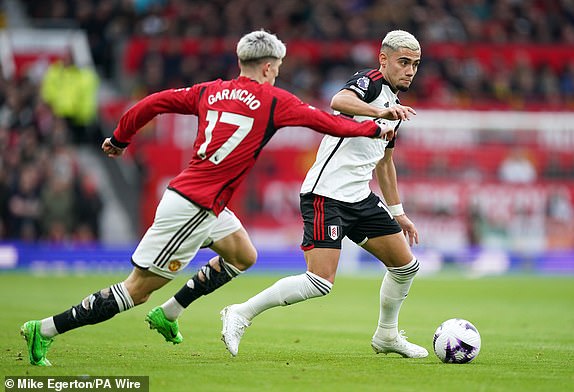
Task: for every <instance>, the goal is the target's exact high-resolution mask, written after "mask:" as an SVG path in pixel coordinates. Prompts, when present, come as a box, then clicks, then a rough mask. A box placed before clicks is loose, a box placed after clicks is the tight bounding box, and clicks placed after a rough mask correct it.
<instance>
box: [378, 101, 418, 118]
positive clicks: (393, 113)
mask: <svg viewBox="0 0 574 392" xmlns="http://www.w3.org/2000/svg"><path fill="white" fill-rule="evenodd" d="M416 114H417V112H416V111H415V110H414V109H413V108H411V107H410V106H404V105H394V106H391V107H390V108H387V109H383V111H382V112H381V114H380V115H379V116H378V117H379V118H384V119H386V120H403V121H407V120H410V119H411V117H412V116H416Z"/></svg>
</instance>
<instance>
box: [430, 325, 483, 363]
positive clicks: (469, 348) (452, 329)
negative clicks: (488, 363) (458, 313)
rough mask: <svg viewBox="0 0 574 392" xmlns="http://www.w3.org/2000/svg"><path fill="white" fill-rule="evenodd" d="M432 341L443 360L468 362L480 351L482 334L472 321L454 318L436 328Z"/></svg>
mask: <svg viewBox="0 0 574 392" xmlns="http://www.w3.org/2000/svg"><path fill="white" fill-rule="evenodd" d="M432 343H433V348H434V352H435V354H436V356H437V357H439V359H440V360H441V361H443V362H445V363H467V362H470V361H472V360H473V359H474V358H476V356H477V355H478V352H479V351H480V334H479V333H478V329H476V327H475V326H474V325H473V324H472V323H471V322H470V321H467V320H464V319H459V318H453V319H450V320H446V321H445V322H444V323H442V324H441V325H440V326H439V327H438V328H437V329H436V331H435V333H434V338H433V342H432Z"/></svg>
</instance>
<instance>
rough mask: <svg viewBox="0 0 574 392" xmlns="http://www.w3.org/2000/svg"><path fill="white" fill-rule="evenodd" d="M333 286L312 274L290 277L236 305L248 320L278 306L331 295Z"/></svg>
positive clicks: (237, 309)
mask: <svg viewBox="0 0 574 392" xmlns="http://www.w3.org/2000/svg"><path fill="white" fill-rule="evenodd" d="M332 287H333V284H332V283H331V282H329V281H328V280H327V279H323V278H321V277H320V276H318V275H315V274H314V273H312V272H309V271H307V272H306V273H304V274H301V275H294V276H288V277H286V278H283V279H280V280H278V281H277V282H275V283H274V284H273V285H272V286H270V287H268V288H266V289H265V290H263V291H261V292H260V293H259V294H256V295H255V296H253V297H251V298H249V299H248V300H247V301H246V302H243V303H242V304H238V305H235V309H234V310H236V311H237V312H238V313H239V314H241V315H242V316H243V317H245V318H246V319H247V320H251V319H253V317H255V316H257V315H258V314H259V313H261V312H263V311H265V310H267V309H269V308H274V307H276V306H286V305H292V304H295V303H297V302H301V301H305V300H307V299H310V298H314V297H321V296H323V295H327V294H329V292H330V291H331V288H332Z"/></svg>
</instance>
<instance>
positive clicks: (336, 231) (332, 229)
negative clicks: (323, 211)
mask: <svg viewBox="0 0 574 392" xmlns="http://www.w3.org/2000/svg"><path fill="white" fill-rule="evenodd" d="M327 229H328V230H329V237H331V239H332V240H336V239H337V238H339V235H340V233H341V229H340V227H339V226H328V227H327Z"/></svg>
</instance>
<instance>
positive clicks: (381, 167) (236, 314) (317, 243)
mask: <svg viewBox="0 0 574 392" xmlns="http://www.w3.org/2000/svg"><path fill="white" fill-rule="evenodd" d="M420 59H421V48H420V45H419V42H418V41H417V40H416V38H415V37H414V36H413V35H411V34H410V33H408V32H405V31H402V30H395V31H391V32H389V33H388V34H387V35H386V37H385V38H384V39H383V42H382V46H381V50H380V54H379V65H380V66H379V68H378V69H367V70H363V71H360V72H357V73H356V74H355V75H353V77H352V78H351V79H350V80H349V81H348V82H347V84H346V85H345V86H344V87H343V88H342V90H341V91H339V92H338V93H337V94H336V95H335V96H334V97H333V99H332V101H331V107H332V108H333V109H334V110H336V111H338V112H340V113H342V114H346V115H348V116H350V117H353V118H355V119H356V120H364V119H367V118H377V119H385V121H387V122H388V123H389V124H390V125H391V126H392V127H393V128H394V129H395V131H396V130H397V129H398V127H399V125H400V123H401V121H403V120H408V119H409V118H410V117H411V116H412V115H415V114H416V113H415V111H414V110H413V109H412V108H411V107H408V106H403V105H401V104H400V103H399V99H398V97H397V94H398V92H399V91H407V90H408V88H409V86H410V84H411V82H412V80H413V78H414V76H415V74H416V72H417V68H418V65H419V63H420ZM395 138H396V134H395V137H394V138H393V139H392V140H388V141H386V140H372V139H368V138H353V139H351V138H344V137H332V136H325V137H324V138H323V140H322V142H321V145H320V147H319V151H318V153H317V158H316V160H315V163H314V164H313V166H312V167H311V169H310V170H309V172H308V173H307V176H306V178H305V181H304V183H303V185H302V187H301V213H302V216H303V222H304V234H303V242H302V245H301V248H302V249H303V251H304V254H305V261H306V262H307V272H306V273H304V274H301V275H295V276H289V277H286V278H283V279H280V280H279V281H277V282H276V283H275V284H273V285H272V286H271V287H269V288H267V289H265V290H263V291H262V292H260V293H259V294H257V295H255V296H253V297H251V298H250V299H249V300H247V301H246V302H244V303H241V304H235V305H230V306H228V307H226V308H225V309H223V310H222V312H221V313H222V321H223V331H222V338H223V341H224V343H225V345H226V347H227V349H228V350H229V352H230V353H231V354H232V355H234V356H235V355H237V352H238V349H239V343H240V340H241V338H242V336H243V333H244V332H245V328H246V327H247V326H249V325H250V324H251V321H252V319H253V318H254V317H255V316H257V315H258V314H260V313H261V312H263V311H265V310H267V309H269V308H272V307H276V306H284V305H291V304H294V303H297V302H301V301H305V300H307V299H310V298H315V297H321V296H324V295H326V294H328V293H329V292H330V291H331V288H332V286H333V283H334V281H335V274H336V272H337V265H338V262H339V256H340V253H341V240H342V238H343V237H344V236H347V237H348V238H349V239H351V240H352V241H354V242H355V243H356V244H357V245H359V246H362V247H363V248H364V249H366V250H367V251H368V252H370V253H372V254H373V255H374V256H376V257H377V258H378V259H379V260H380V261H381V262H382V263H384V264H385V266H386V267H387V272H386V274H385V276H384V278H383V282H382V285H381V290H380V315H379V320H378V325H377V328H376V331H375V333H374V336H373V338H372V341H371V346H372V348H373V349H374V351H375V352H376V353H385V354H387V353H398V354H400V355H402V356H403V357H409V358H424V357H426V356H427V355H428V352H427V350H426V349H424V348H423V347H420V346H417V345H415V344H413V343H410V342H408V341H407V340H406V338H405V336H404V335H403V331H399V330H398V316H399V310H400V307H401V305H402V303H403V301H404V299H405V298H406V296H407V294H408V292H409V289H410V287H411V283H412V281H413V279H414V277H415V275H416V273H417V271H418V270H419V262H418V261H417V259H416V258H415V257H414V256H413V254H412V252H411V250H410V247H409V245H413V244H414V243H418V233H417V230H416V228H415V225H414V224H413V223H412V222H411V220H410V219H409V218H408V217H407V215H406V214H405V212H404V210H403V207H402V204H401V200H400V196H399V192H398V188H397V176H396V170H395V165H394V163H393V158H392V154H393V148H394V147H395ZM373 171H374V172H375V174H376V178H377V180H378V185H379V187H380V189H381V192H382V194H383V196H384V199H385V201H386V203H387V204H385V203H383V202H382V201H381V200H380V199H379V197H378V196H376V195H375V194H374V193H373V192H372V191H371V189H370V187H369V182H370V180H371V179H372V172H373Z"/></svg>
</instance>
